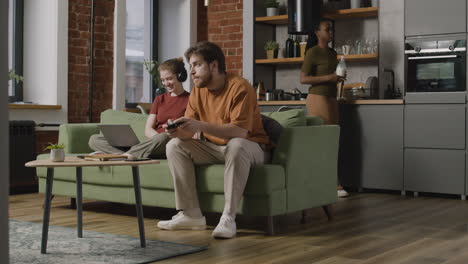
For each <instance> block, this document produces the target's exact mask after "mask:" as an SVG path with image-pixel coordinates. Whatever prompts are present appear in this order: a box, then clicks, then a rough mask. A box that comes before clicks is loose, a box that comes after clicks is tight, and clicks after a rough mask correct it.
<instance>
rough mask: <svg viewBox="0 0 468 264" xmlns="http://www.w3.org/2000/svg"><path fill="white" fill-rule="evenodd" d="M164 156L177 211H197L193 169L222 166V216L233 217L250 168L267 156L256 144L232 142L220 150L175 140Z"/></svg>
mask: <svg viewBox="0 0 468 264" xmlns="http://www.w3.org/2000/svg"><path fill="white" fill-rule="evenodd" d="M166 155H167V160H168V164H169V169H170V170H171V173H172V177H173V179H174V187H175V194H176V208H177V209H178V210H186V209H192V208H200V204H199V201H198V195H197V188H196V179H195V165H208V164H223V163H224V164H225V168H224V198H225V205H224V213H225V214H229V215H231V216H235V215H236V212H237V206H238V204H239V202H240V199H241V197H242V193H243V192H244V188H245V184H246V183H247V179H248V177H249V172H250V168H251V167H252V166H253V165H256V164H263V163H264V162H265V158H267V157H266V152H264V151H263V150H262V148H261V147H260V145H259V144H258V143H256V142H253V141H250V140H247V139H243V138H233V139H231V140H230V141H229V142H228V144H227V145H225V146H219V145H216V144H213V143H211V142H207V141H202V140H195V139H192V140H185V141H184V140H181V139H178V138H174V139H172V140H171V141H169V143H168V144H167V145H166Z"/></svg>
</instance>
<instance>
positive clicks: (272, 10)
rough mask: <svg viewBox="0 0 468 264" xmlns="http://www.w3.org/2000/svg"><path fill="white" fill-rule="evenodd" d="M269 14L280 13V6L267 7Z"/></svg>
mask: <svg viewBox="0 0 468 264" xmlns="http://www.w3.org/2000/svg"><path fill="white" fill-rule="evenodd" d="M266 11H267V16H277V15H278V8H276V7H268V8H267V9H266Z"/></svg>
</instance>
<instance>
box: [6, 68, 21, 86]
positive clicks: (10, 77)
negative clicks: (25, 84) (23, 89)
mask: <svg viewBox="0 0 468 264" xmlns="http://www.w3.org/2000/svg"><path fill="white" fill-rule="evenodd" d="M8 80H15V82H16V83H19V82H22V81H24V77H23V76H21V75H18V74H16V72H15V70H11V69H10V71H9V72H8Z"/></svg>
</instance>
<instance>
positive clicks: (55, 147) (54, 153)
mask: <svg viewBox="0 0 468 264" xmlns="http://www.w3.org/2000/svg"><path fill="white" fill-rule="evenodd" d="M64 148H65V144H63V143H60V144H53V143H49V145H48V146H47V147H45V149H44V150H49V149H50V160H51V161H64V160H65V151H64Z"/></svg>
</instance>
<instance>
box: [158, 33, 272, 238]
mask: <svg viewBox="0 0 468 264" xmlns="http://www.w3.org/2000/svg"><path fill="white" fill-rule="evenodd" d="M185 57H186V58H187V60H188V61H189V64H190V69H191V71H190V74H191V77H192V79H193V82H194V84H195V88H194V89H193V91H192V92H191V94H190V97H189V103H188V105H187V110H186V111H185V116H184V117H182V118H179V119H177V120H174V123H182V124H181V125H179V127H178V128H175V129H168V128H167V126H165V127H166V131H167V133H168V135H169V136H170V137H172V138H173V139H172V140H171V141H169V143H168V144H167V146H166V155H167V159H168V164H169V169H170V170H171V173H172V177H173V179H174V186H175V194H176V208H177V209H178V210H181V211H180V212H179V213H178V214H177V215H175V216H174V217H173V218H172V220H169V221H160V222H159V223H158V227H159V228H162V229H169V230H175V229H191V230H194V229H195V230H196V229H205V228H206V220H205V217H203V215H202V212H201V210H200V205H199V201H198V196H197V189H196V179H195V165H200V164H216V163H221V164H222V163H224V164H225V169H224V197H225V205H224V211H223V215H222V216H221V219H220V221H219V223H218V225H217V226H216V228H215V230H214V231H213V236H214V237H222V238H231V237H233V236H235V235H236V232H237V231H236V230H237V228H236V222H235V217H236V212H237V207H238V204H239V202H240V199H241V197H242V193H243V192H244V188H245V184H246V183H247V178H248V176H249V171H250V168H251V167H252V166H253V165H256V164H263V163H264V162H265V161H266V160H267V159H268V154H267V153H268V152H265V151H264V149H265V146H266V145H268V144H269V139H268V136H267V135H266V133H265V130H264V129H263V125H262V120H261V116H260V110H259V107H258V104H257V100H256V95H255V91H254V88H253V87H252V86H251V85H250V84H249V83H248V82H247V81H246V80H245V79H243V78H241V77H239V76H236V75H233V74H227V73H226V66H225V62H224V61H225V59H224V54H223V52H222V50H221V48H219V47H218V46H217V45H216V44H214V43H210V42H200V43H198V44H196V45H195V46H193V47H190V48H189V49H188V50H187V51H186V52H185Z"/></svg>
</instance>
